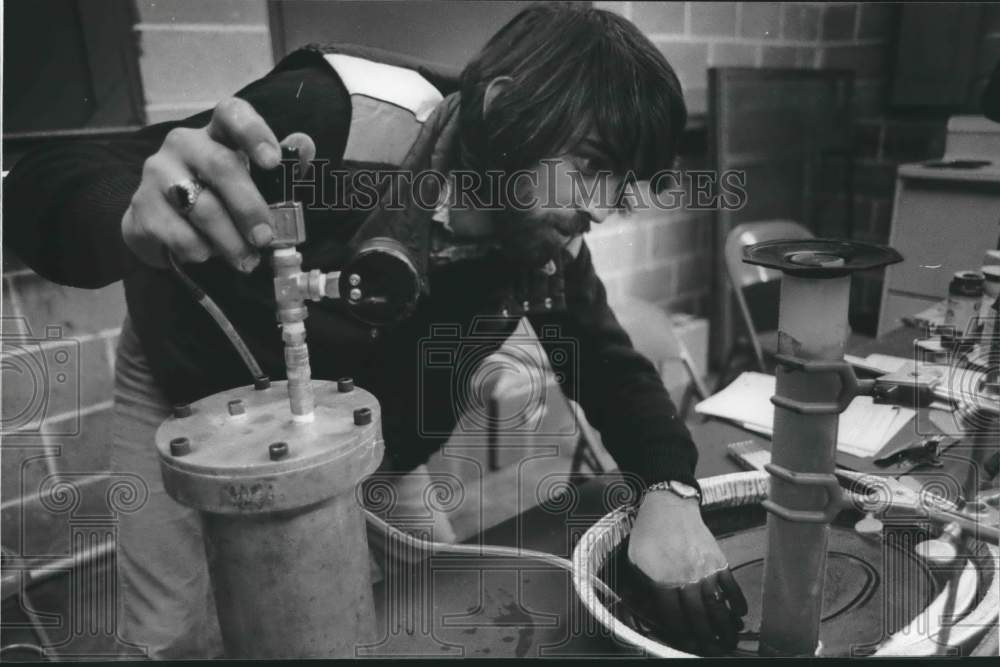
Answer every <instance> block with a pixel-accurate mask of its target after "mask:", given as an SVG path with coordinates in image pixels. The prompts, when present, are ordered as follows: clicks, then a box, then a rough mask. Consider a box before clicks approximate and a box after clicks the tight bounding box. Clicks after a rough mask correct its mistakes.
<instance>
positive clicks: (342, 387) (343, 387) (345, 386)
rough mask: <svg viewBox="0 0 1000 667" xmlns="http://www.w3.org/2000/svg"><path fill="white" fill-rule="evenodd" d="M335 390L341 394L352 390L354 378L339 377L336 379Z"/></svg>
mask: <svg viewBox="0 0 1000 667" xmlns="http://www.w3.org/2000/svg"><path fill="white" fill-rule="evenodd" d="M337 391H339V392H340V393H342V394H346V393H347V392H349V391H354V380H353V379H351V378H340V379H339V380H337Z"/></svg>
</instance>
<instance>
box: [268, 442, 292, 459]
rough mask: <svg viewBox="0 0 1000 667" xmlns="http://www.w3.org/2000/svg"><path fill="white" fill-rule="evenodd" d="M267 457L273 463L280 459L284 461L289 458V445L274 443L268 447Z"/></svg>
mask: <svg viewBox="0 0 1000 667" xmlns="http://www.w3.org/2000/svg"><path fill="white" fill-rule="evenodd" d="M267 455H268V456H269V457H270V458H271V460H272V461H277V460H278V459H283V458H285V457H286V456H288V443H287V442H274V443H271V444H270V445H268V447H267Z"/></svg>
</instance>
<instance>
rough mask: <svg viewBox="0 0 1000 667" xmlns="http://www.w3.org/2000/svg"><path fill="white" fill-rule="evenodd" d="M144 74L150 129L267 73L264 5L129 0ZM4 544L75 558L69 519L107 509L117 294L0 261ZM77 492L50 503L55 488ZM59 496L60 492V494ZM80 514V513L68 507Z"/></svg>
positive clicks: (120, 311) (8, 258) (117, 287)
mask: <svg viewBox="0 0 1000 667" xmlns="http://www.w3.org/2000/svg"><path fill="white" fill-rule="evenodd" d="M135 4H136V10H137V12H136V15H137V17H138V23H137V24H136V25H135V33H136V36H137V41H138V44H139V53H140V55H139V68H140V74H141V78H142V85H143V91H144V97H145V100H146V108H145V111H146V115H147V120H148V122H150V123H155V122H160V121H164V120H171V119H176V118H183V117H185V116H188V115H190V114H192V113H195V112H197V111H201V110H202V109H205V108H210V107H212V106H214V105H215V103H216V102H217V101H218V100H219V99H221V98H222V97H224V96H225V95H228V94H230V93H232V92H235V91H236V90H237V89H239V88H240V87H242V86H243V85H245V84H246V83H249V82H250V81H252V80H254V79H256V78H258V77H260V76H262V75H263V74H265V73H266V72H267V71H268V70H269V69H270V68H271V67H272V65H273V59H272V54H271V41H270V29H269V26H268V19H267V6H266V3H265V1H264V0H214V1H213V2H202V1H200V0H136V2H135ZM3 259H4V262H3V267H4V272H3V318H2V363H3V377H2V383H3V385H2V392H3V408H2V415H3V439H2V448H3V449H2V487H0V495H2V498H0V513H2V519H0V520H2V535H0V544H2V546H3V549H4V550H5V551H6V552H7V553H10V554H14V555H18V556H25V557H51V558H60V557H65V556H67V555H69V554H70V551H69V549H70V548H71V547H70V540H69V536H70V528H71V523H72V522H73V521H74V519H75V518H79V517H81V516H83V517H86V516H88V515H90V516H105V517H109V518H111V519H113V517H114V511H113V508H111V507H110V506H109V498H110V497H111V496H108V495H107V491H108V486H109V484H112V483H113V482H114V481H115V480H114V479H113V478H112V477H110V476H109V473H108V471H109V466H110V459H109V454H110V437H111V428H112V424H111V407H112V404H113V378H114V356H115V348H116V345H117V341H118V335H119V332H120V327H121V324H122V320H123V318H124V316H125V302H124V295H123V291H122V286H121V284H120V283H116V284H114V285H110V286H108V287H105V288H103V289H100V290H82V289H73V288H69V287H63V286H60V285H55V284H53V283H50V282H48V281H47V280H45V279H44V278H41V277H40V276H38V275H36V274H35V273H34V272H33V271H31V270H30V269H28V268H27V267H25V266H24V265H22V264H20V263H19V262H18V261H17V259H16V258H15V257H13V256H12V255H11V254H10V253H6V252H5V253H4V257H3ZM57 479H58V480H62V481H68V482H69V483H70V484H71V485H72V487H73V488H74V489H75V490H76V494H75V495H73V496H72V497H73V498H74V502H73V503H71V506H69V507H63V506H62V505H61V504H60V502H55V503H54V502H53V500H52V498H53V497H57V498H58V497H59V496H58V495H56V496H53V494H52V493H50V492H53V491H55V492H56V494H58V493H59V489H60V488H63V489H64V487H60V486H59V485H58V484H56V481H57ZM64 490H65V489H64ZM74 503H75V504H74Z"/></svg>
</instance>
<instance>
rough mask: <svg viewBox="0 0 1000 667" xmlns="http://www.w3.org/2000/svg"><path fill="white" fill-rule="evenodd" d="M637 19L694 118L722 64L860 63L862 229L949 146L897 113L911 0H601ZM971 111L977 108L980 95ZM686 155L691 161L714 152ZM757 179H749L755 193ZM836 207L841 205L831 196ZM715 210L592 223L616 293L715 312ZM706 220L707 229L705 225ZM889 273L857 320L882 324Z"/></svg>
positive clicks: (999, 43)
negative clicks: (898, 49) (894, 82)
mask: <svg viewBox="0 0 1000 667" xmlns="http://www.w3.org/2000/svg"><path fill="white" fill-rule="evenodd" d="M594 4H595V5H596V6H599V7H602V8H605V9H609V10H611V11H615V12H617V13H620V14H622V15H623V16H625V17H627V18H629V19H630V20H632V21H633V22H634V23H635V24H636V25H637V26H638V27H639V28H640V29H642V30H643V31H644V32H645V33H646V34H647V35H648V36H649V37H650V38H651V39H652V40H653V42H654V43H655V44H656V45H657V46H659V47H660V49H661V50H662V51H663V53H664V55H665V56H666V57H667V59H668V60H669V61H670V63H671V64H672V65H673V66H674V68H675V70H676V71H677V73H678V77H679V78H680V80H681V83H682V85H683V87H684V95H685V99H686V101H687V104H688V109H689V112H690V114H691V115H692V117H693V119H692V122H698V121H697V119H698V116H699V115H702V114H704V113H705V111H706V107H707V104H706V93H707V69H708V67H711V66H740V67H798V68H816V69H850V70H853V71H854V73H855V86H854V114H855V155H856V158H857V164H856V168H855V174H854V178H855V187H854V200H853V202H852V204H853V206H854V217H855V222H854V225H855V237H856V238H858V239H860V240H867V241H874V242H880V243H885V242H887V241H888V234H889V222H890V220H891V217H892V200H893V193H894V189H895V171H896V167H897V166H898V165H899V164H900V163H903V162H916V161H920V160H924V159H929V158H932V157H937V156H940V155H941V153H942V151H943V148H944V132H945V119H944V118H941V117H940V116H938V117H933V116H928V115H921V114H906V115H902V114H893V113H890V111H889V108H888V103H887V101H888V90H889V85H890V82H891V78H890V77H891V68H892V64H893V59H894V57H895V53H894V51H893V44H894V40H895V34H896V30H897V26H898V12H899V5H898V4H896V3H887V2H876V3H867V2H865V3H860V2H811V3H778V2H683V3H682V2H596V3H594ZM984 11H985V12H986V20H985V21H984V22H983V26H982V28H981V31H982V32H981V34H979V35H973V36H971V38H972V39H976V40H978V41H979V42H980V48H979V55H978V60H977V67H976V77H977V79H976V83H975V86H974V91H975V92H974V100H976V99H978V93H979V92H980V91H981V90H982V88H983V87H984V86H985V82H986V78H987V77H988V75H989V73H990V72H991V71H992V68H993V67H994V66H995V65H996V62H997V60H998V59H1000V7H997V6H995V5H990V6H987V7H986V8H985V10H984ZM969 112H971V113H977V112H978V108H977V105H976V104H975V101H973V103H972V104H971V105H970V109H969ZM705 157H706V156H704V155H687V156H683V158H682V164H681V166H682V167H684V166H688V167H692V166H695V165H697V164H698V163H699V162H701V163H703V162H704V160H705ZM753 187H754V186H753V183H749V184H748V190H749V192H750V194H751V196H753ZM830 208H831V209H839V208H840V207H834V206H831V207H830ZM711 224H712V215H711V214H710V213H700V212H698V213H695V212H690V211H674V212H666V213H661V214H660V215H658V216H652V215H651V216H648V217H647V218H646V219H644V220H643V221H642V222H641V223H637V224H630V225H624V224H622V225H617V224H605V225H602V226H601V227H600V228H597V229H596V230H595V231H593V232H592V233H591V234H590V239H589V243H590V245H591V248H592V249H593V250H594V255H595V262H596V263H597V266H598V270H599V271H600V273H601V275H602V277H605V280H606V283H607V285H608V291H609V294H610V296H611V298H612V299H614V298H617V297H620V296H621V295H624V294H632V295H634V296H640V297H643V298H647V299H650V300H652V301H654V302H655V303H658V304H660V305H661V306H663V307H666V308H670V309H681V310H687V311H688V312H692V313H696V314H699V313H705V312H707V310H706V304H707V303H708V300H709V299H710V298H711V295H710V288H709V285H710V283H711V273H710V266H711V253H712V247H711V238H712V236H711V232H710V231H708V229H706V228H709V227H710V226H711ZM695 230H697V231H695ZM881 285H882V272H880V271H875V272H871V273H868V274H861V275H859V276H857V278H856V279H855V280H854V282H853V285H852V289H853V295H852V325H853V326H854V327H855V328H856V329H857V330H859V331H862V332H868V333H873V332H874V329H875V322H876V320H877V316H878V308H879V301H880V298H881Z"/></svg>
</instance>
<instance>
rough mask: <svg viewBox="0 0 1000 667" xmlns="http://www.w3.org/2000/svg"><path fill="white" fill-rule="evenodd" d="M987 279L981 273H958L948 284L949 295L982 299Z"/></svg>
mask: <svg viewBox="0 0 1000 667" xmlns="http://www.w3.org/2000/svg"><path fill="white" fill-rule="evenodd" d="M984 282H985V278H984V277H983V274H982V273H980V272H979V271H956V272H955V276H954V277H953V278H952V279H951V282H950V283H949V284H948V294H951V295H952V296H968V297H981V296H982V295H983V283H984Z"/></svg>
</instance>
